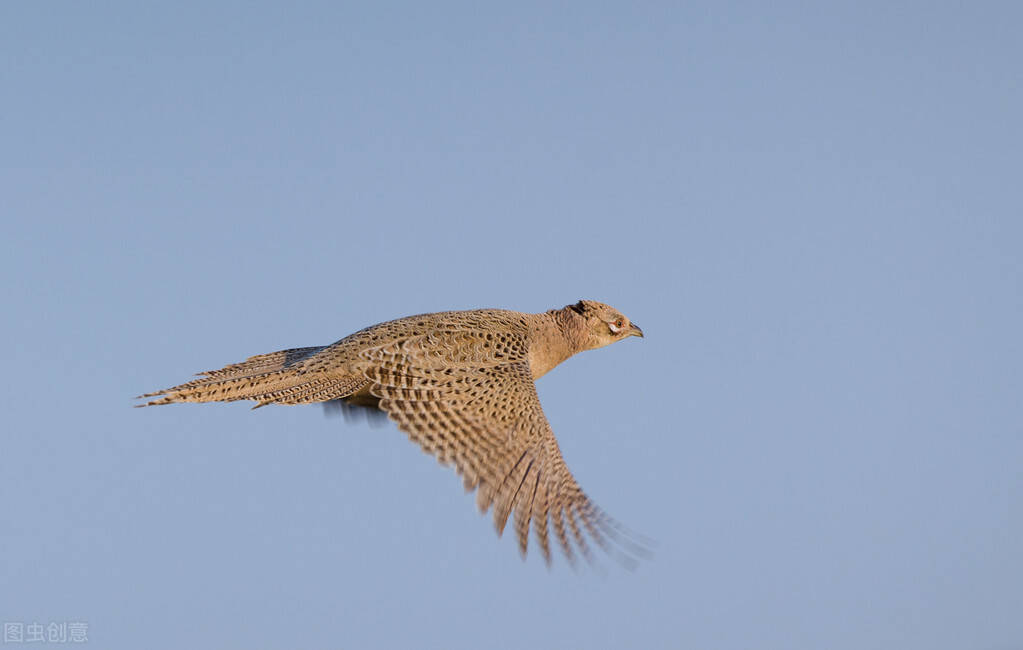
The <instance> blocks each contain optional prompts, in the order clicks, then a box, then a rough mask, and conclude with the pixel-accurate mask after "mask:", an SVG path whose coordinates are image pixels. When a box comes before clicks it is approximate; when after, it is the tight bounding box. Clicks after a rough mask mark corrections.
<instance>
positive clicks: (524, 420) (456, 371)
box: [137, 300, 645, 566]
mask: <svg viewBox="0 0 1023 650" xmlns="http://www.w3.org/2000/svg"><path fill="white" fill-rule="evenodd" d="M630 336H639V337H642V336H643V330H641V329H640V328H639V327H638V326H636V325H635V324H633V323H632V322H630V321H629V319H628V318H626V317H625V316H623V315H622V314H621V313H620V312H618V311H617V310H615V309H613V308H612V307H609V306H608V305H605V304H602V303H599V302H595V301H592V300H580V301H579V302H577V303H575V304H573V305H568V306H566V307H564V308H562V309H552V310H550V311H547V312H543V313H539V314H527V313H521V312H516V311H507V310H500V309H477V310H471V311H448V312H440V313H434V314H421V315H418V316H409V317H406V318H400V319H398V320H393V321H389V322H386V323H380V324H378V325H373V326H371V327H367V328H365V329H363V330H360V331H358V332H355V333H354V334H352V335H350V336H347V337H345V338H343V339H341V340H340V341H337V342H336V343H332V344H331V345H327V346H323V347H308V348H295V349H291V350H282V351H279V352H272V353H270V354H261V355H257V356H254V357H250V358H249V359H247V360H246V361H243V362H241V363H235V364H232V365H229V366H225V367H224V368H221V369H220V370H211V371H208V372H204V373H200V376H199V378H198V379H195V380H193V381H190V382H188V383H185V384H181V385H179V386H174V387H173V388H167V389H165V390H161V391H156V392H154V393H147V394H145V395H141V396H139V399H148V398H157V399H152V400H151V401H149V402H147V403H145V404H138V405H137V406H156V405H162V404H174V403H178V402H230V401H235V400H254V401H255V402H256V405H255V406H254V407H253V408H259V407H261V406H266V405H267V404H306V403H310V402H334V403H339V404H341V405H343V406H344V407H346V408H351V407H354V408H365V409H374V410H379V411H382V412H383V413H386V415H387V416H389V417H390V419H391V420H393V421H394V422H395V423H397V425H398V428H400V429H401V430H402V431H404V432H405V433H406V434H407V435H408V437H409V438H410V439H411V440H412V441H414V442H416V443H418V444H419V445H420V446H421V447H422V449H423V450H424V451H426V452H427V453H430V454H433V455H434V456H436V457H437V459H438V460H439V461H440V462H441V463H442V464H445V465H447V464H451V465H454V468H455V470H456V471H457V472H458V473H459V474H460V475H461V476H462V478H463V481H464V485H465V489H466V490H467V491H472V490H473V489H475V490H476V503H477V506H478V507H479V509H480V512H482V513H486V512H487V511H488V510H489V509H490V508H491V507H492V508H493V517H494V524H495V527H496V529H497V533H498V535H500V534H501V533H502V532H503V530H504V528H505V525H506V524H507V522H508V519H509V517H511V516H512V515H513V514H514V526H515V532H516V535H517V537H518V543H519V550H520V552H521V554H522V556H523V558H525V556H526V550H527V546H528V541H529V532H530V528H531V527H532V529H533V530H534V532H535V537H536V541H537V543H538V544H539V547H540V552H541V553H542V554H543V558H544V560H545V562H546V563H547V564H548V566H549V565H550V564H551V548H550V547H551V543H550V541H549V537H550V532H549V528H548V524H550V527H551V528H553V531H554V535H555V536H556V538H557V541H558V543H559V544H560V546H561V549H562V551H563V552H564V554H565V556H566V558H567V559H568V560H569V561H570V562H572V563H574V560H575V554H574V551H573V543H572V542H573V541H574V546H575V547H577V550H578V552H579V553H581V554H582V555H583V556H584V557H586V558H587V559H592V555H591V552H590V550H589V546H588V544H587V536H588V537H589V538H590V539H591V540H592V541H594V542H596V543H597V544H598V545H599V546H600V547H601V548H603V549H604V550H605V551H608V552H609V553H611V552H613V553H614V554H615V555H616V556H617V557H618V559H623V558H627V559H628V561H629V563H634V562H633V561H632V560H631V557H632V555H642V554H644V552H645V548H644V547H645V543H643V542H637V541H636V539H635V537H634V536H633V535H632V534H630V533H629V532H628V531H627V530H626V529H625V528H624V527H622V526H621V525H620V524H618V523H617V522H616V521H614V520H613V519H612V518H610V517H609V516H608V515H606V514H605V513H604V512H603V511H602V510H600V509H599V508H598V507H597V506H596V505H594V504H593V503H592V502H591V501H590V500H589V498H588V497H587V496H586V494H585V493H584V492H583V491H582V489H581V488H580V487H579V485H578V483H576V481H575V479H574V478H573V476H572V473H571V472H570V471H569V469H568V467H567V465H566V464H565V461H564V459H563V458H562V455H561V451H560V449H559V447H558V443H557V440H555V438H554V432H553V431H552V430H551V426H550V424H549V423H548V422H547V418H546V417H545V416H544V413H543V409H542V408H541V406H540V399H539V397H538V396H537V392H536V386H535V385H534V381H535V380H536V379H538V378H540V377H542V376H543V375H545V374H546V373H547V372H549V371H550V370H551V369H552V368H554V366H556V365H558V364H559V363H561V362H562V361H564V360H565V359H568V358H569V357H570V356H572V355H573V354H575V353H577V352H581V351H583V350H592V349H595V348H600V347H603V346H606V345H609V344H611V343H615V342H617V341H621V340H622V339H625V338H628V337H630ZM609 542H615V547H612V545H611V544H610V543H609ZM622 548H624V549H626V553H622V552H621V549H622Z"/></svg>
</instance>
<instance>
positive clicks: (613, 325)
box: [565, 300, 643, 350]
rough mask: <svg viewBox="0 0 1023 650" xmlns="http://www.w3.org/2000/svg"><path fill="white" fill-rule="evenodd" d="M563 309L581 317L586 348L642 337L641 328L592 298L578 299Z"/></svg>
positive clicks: (612, 308) (600, 346)
mask: <svg viewBox="0 0 1023 650" xmlns="http://www.w3.org/2000/svg"><path fill="white" fill-rule="evenodd" d="M565 309H566V310H572V311H573V312H575V313H576V314H578V315H579V316H581V317H582V318H583V321H584V327H585V330H586V343H587V348H588V349H591V350H593V349H596V348H602V347H604V346H605V345H611V344H612V343H615V342H617V341H621V340H622V339H625V338H628V337H630V336H638V337H640V338H642V337H643V330H641V329H640V328H639V327H638V326H637V325H635V324H634V323H632V322H631V321H629V319H628V318H627V317H626V316H625V315H623V314H622V313H621V312H620V311H618V310H617V309H615V308H614V307H611V306H610V305H605V304H604V303H601V302H596V301H594V300H580V301H579V302H577V303H575V304H574V305H568V306H567V307H566V308H565Z"/></svg>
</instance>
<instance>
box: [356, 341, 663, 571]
mask: <svg viewBox="0 0 1023 650" xmlns="http://www.w3.org/2000/svg"><path fill="white" fill-rule="evenodd" d="M361 357H362V361H361V362H360V363H359V364H358V366H357V367H358V369H359V370H361V372H362V373H363V374H364V375H365V376H366V378H367V379H369V380H370V381H371V382H372V385H371V389H370V390H371V391H372V392H373V394H374V395H376V396H377V397H379V398H380V408H381V409H383V410H384V411H386V412H387V414H388V415H389V416H390V418H391V419H392V420H394V421H395V422H396V423H397V425H398V427H399V428H400V429H402V430H403V431H405V433H407V434H408V436H409V438H410V439H411V440H413V441H415V442H416V443H418V444H419V445H420V446H421V447H422V448H423V449H424V450H425V451H427V452H429V453H431V454H433V455H434V456H436V457H437V459H438V460H440V461H441V462H442V463H445V464H453V465H454V467H455V469H456V471H457V472H458V473H459V474H460V475H462V477H463V479H464V483H465V487H466V489H467V490H472V489H474V488H475V489H477V495H476V503H477V505H478V506H479V508H480V511H481V512H486V511H487V510H488V509H490V508H491V507H493V511H494V524H495V526H496V528H497V531H498V534H499V535H500V534H501V533H502V532H503V530H504V527H505V525H506V523H507V521H508V519H509V517H511V516H512V515H513V514H514V519H513V520H514V524H515V532H516V535H517V536H518V542H519V550H520V551H521V553H522V554H523V556H525V553H526V549H527V545H528V541H529V531H530V528H532V529H533V530H534V531H535V535H536V541H537V542H538V543H539V546H540V551H541V553H542V554H543V556H544V560H545V561H546V562H547V563H548V564H550V561H551V551H550V542H549V537H550V530H551V529H553V532H554V535H555V537H556V538H557V541H558V543H559V544H560V545H561V548H562V549H563V550H564V552H565V555H566V557H567V558H568V559H569V560H570V561H574V552H573V545H574V546H575V547H576V548H577V549H578V551H579V552H580V553H582V554H583V555H584V557H586V558H587V559H590V558H591V553H590V550H589V546H588V544H587V538H588V539H590V540H592V541H593V542H595V543H596V544H597V545H599V546H600V547H602V548H603V549H605V550H607V551H608V552H609V553H612V554H614V555H615V556H616V557H617V558H618V559H619V560H621V561H623V562H625V563H627V564H630V563H634V560H633V559H632V557H631V556H630V555H629V553H631V554H642V553H643V548H642V546H641V545H639V544H636V543H634V542H632V541H631V539H630V538H629V536H628V533H627V531H625V530H624V529H623V528H622V527H621V526H620V525H619V524H617V523H616V522H615V521H614V520H612V519H611V518H610V517H608V516H607V515H606V514H605V513H604V512H603V511H601V510H600V509H599V508H597V507H596V506H595V505H594V504H593V503H592V502H591V501H590V499H589V498H587V496H586V494H585V493H584V492H583V491H582V489H581V488H580V487H579V484H578V483H576V481H575V478H574V477H573V476H572V473H571V472H570V471H569V469H568V467H567V466H566V465H565V461H564V459H563V458H562V455H561V450H560V449H559V448H558V443H557V440H555V438H554V433H553V431H552V430H551V427H550V424H549V423H548V422H547V418H546V417H545V416H544V413H543V409H542V408H541V406H540V399H539V397H538V396H537V393H536V386H535V384H534V382H533V377H532V373H531V372H530V368H529V363H528V360H527V359H528V358H527V356H526V347H525V341H524V339H523V338H521V337H517V336H515V335H505V334H501V335H498V336H496V337H495V335H492V334H487V333H485V332H480V331H440V332H436V331H435V332H432V333H430V334H424V335H419V336H414V337H410V338H407V339H404V340H402V341H398V342H394V343H391V344H388V345H384V346H380V347H375V348H370V349H368V350H365V351H364V352H363V353H362V354H361ZM612 541H613V542H615V545H614V546H612V545H611V544H609V542H612ZM573 543H574V544H573ZM621 548H624V549H625V550H626V551H627V553H622V552H621Z"/></svg>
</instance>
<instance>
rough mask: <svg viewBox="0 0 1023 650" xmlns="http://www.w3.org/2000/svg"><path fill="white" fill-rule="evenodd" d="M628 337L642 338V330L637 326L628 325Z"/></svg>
mask: <svg viewBox="0 0 1023 650" xmlns="http://www.w3.org/2000/svg"><path fill="white" fill-rule="evenodd" d="M629 336H638V337H639V338H643V330H641V329H639V325H636V324H635V323H632V324H630V325H629Z"/></svg>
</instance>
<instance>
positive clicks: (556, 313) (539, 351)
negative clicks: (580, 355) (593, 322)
mask: <svg viewBox="0 0 1023 650" xmlns="http://www.w3.org/2000/svg"><path fill="white" fill-rule="evenodd" d="M536 320H537V326H536V327H535V328H534V329H533V331H532V332H531V339H532V340H531V341H530V346H529V367H530V369H531V370H532V371H533V379H534V380H535V379H539V378H540V377H543V376H544V375H546V374H547V373H548V372H550V371H551V370H552V369H553V368H554V366H556V365H558V364H559V363H561V362H562V361H564V360H565V359H567V358H569V357H570V356H572V355H573V354H576V353H577V352H581V351H583V350H584V349H586V348H585V346H584V345H583V342H584V341H585V340H586V327H585V323H584V322H583V319H582V318H579V316H578V315H577V314H575V312H573V311H572V310H571V309H568V308H566V309H552V310H550V311H548V312H545V313H543V314H537V319H536Z"/></svg>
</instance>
